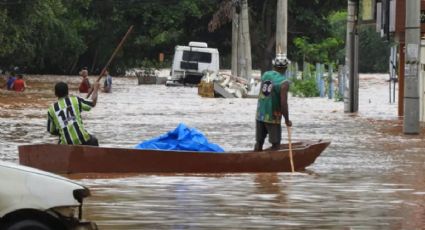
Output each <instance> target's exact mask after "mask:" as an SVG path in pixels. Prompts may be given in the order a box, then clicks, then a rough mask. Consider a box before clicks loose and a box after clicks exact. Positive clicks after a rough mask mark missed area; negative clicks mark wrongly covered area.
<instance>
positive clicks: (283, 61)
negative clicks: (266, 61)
mask: <svg viewBox="0 0 425 230" xmlns="http://www.w3.org/2000/svg"><path fill="white" fill-rule="evenodd" d="M290 63H291V61H290V60H289V59H288V58H287V57H286V54H282V53H278V54H276V57H275V59H273V60H272V64H273V66H275V67H287V66H288V64H290Z"/></svg>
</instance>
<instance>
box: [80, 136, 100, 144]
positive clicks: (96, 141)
mask: <svg viewBox="0 0 425 230" xmlns="http://www.w3.org/2000/svg"><path fill="white" fill-rule="evenodd" d="M82 145H92V146H99V141H98V140H97V138H96V137H95V136H93V135H90V139H89V140H88V141H86V142H84V143H83V144H82Z"/></svg>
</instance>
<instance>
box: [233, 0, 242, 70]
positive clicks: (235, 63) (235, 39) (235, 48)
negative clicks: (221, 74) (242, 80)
mask: <svg viewBox="0 0 425 230" xmlns="http://www.w3.org/2000/svg"><path fill="white" fill-rule="evenodd" d="M232 8H233V9H232V75H233V76H238V46H239V44H238V34H239V33H238V32H239V13H240V2H239V1H233V7H232Z"/></svg>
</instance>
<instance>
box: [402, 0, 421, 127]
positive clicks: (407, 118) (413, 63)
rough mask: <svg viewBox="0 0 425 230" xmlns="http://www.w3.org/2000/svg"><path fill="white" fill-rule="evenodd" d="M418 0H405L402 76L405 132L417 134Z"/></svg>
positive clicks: (419, 33) (419, 7) (419, 6)
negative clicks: (404, 53) (403, 76)
mask: <svg viewBox="0 0 425 230" xmlns="http://www.w3.org/2000/svg"><path fill="white" fill-rule="evenodd" d="M420 9H421V4H420V0H408V1H406V39H405V41H406V43H405V44H406V66H405V69H404V71H405V78H404V119H403V132H404V133H405V134H419V132H420V125H419V88H418V86H419V64H420V59H419V57H420V35H421V32H420Z"/></svg>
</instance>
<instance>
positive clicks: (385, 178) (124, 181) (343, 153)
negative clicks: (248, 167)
mask: <svg viewBox="0 0 425 230" xmlns="http://www.w3.org/2000/svg"><path fill="white" fill-rule="evenodd" d="M94 79H95V78H92V81H93V80H94ZM57 81H65V82H68V83H69V84H70V90H71V93H72V94H77V95H78V93H76V90H77V86H78V82H79V78H78V77H68V76H31V77H28V78H27V84H28V90H27V91H26V92H24V93H22V94H17V93H14V92H8V91H4V90H0V141H1V145H0V158H1V159H2V160H5V161H11V162H18V157H17V146H19V145H23V144H29V143H56V142H57V139H56V137H52V136H50V135H49V134H48V133H47V132H46V127H45V126H46V111H47V107H48V105H49V104H50V103H53V102H54V101H55V98H54V95H53V85H54V83H55V82H57ZM0 83H1V82H0ZM360 86H361V88H360V92H361V93H360V100H359V103H360V106H359V108H360V111H359V112H358V113H357V114H345V113H344V112H343V104H342V103H340V102H334V101H331V100H328V99H324V98H295V97H290V99H289V104H290V117H291V120H292V121H293V124H294V127H293V138H294V139H312V140H313V139H329V140H332V144H331V145H330V146H329V147H328V148H327V149H326V150H325V151H324V152H323V153H322V155H321V156H320V157H319V158H318V159H317V160H316V162H315V163H314V164H313V165H312V166H310V167H309V168H308V171H306V172H302V173H295V174H291V173H263V174H213V175H210V174H189V175H188V174H154V175H140V174H125V175H123V174H107V175H105V174H102V175H96V174H91V175H89V174H79V175H68V176H69V177H70V178H72V179H75V180H77V181H78V182H80V183H82V184H84V185H86V186H88V187H89V188H90V189H91V191H92V196H91V197H90V198H89V199H88V200H87V202H86V204H85V205H86V206H85V214H86V215H85V217H86V218H87V219H90V220H94V221H95V222H97V223H98V224H99V226H100V228H101V229H211V228H216V229H263V228H266V229H421V228H423V226H424V224H425V223H424V220H425V218H424V216H425V183H424V180H423V178H425V175H424V163H423V162H425V155H424V153H425V142H424V134H423V133H424V132H422V134H421V135H418V136H405V135H402V134H401V131H400V130H401V126H402V123H401V122H400V120H399V119H398V117H395V114H396V111H397V107H396V105H395V104H388V103H387V102H386V100H387V98H386V97H387V93H388V92H387V88H388V87H387V85H386V83H385V79H384V78H381V77H368V78H363V79H361V82H360ZM81 96H85V95H81ZM255 109H256V100H255V99H223V98H213V99H206V98H201V97H199V96H197V89H196V88H184V87H175V88H167V87H165V86H162V85H137V80H136V79H133V78H115V79H114V85H113V93H112V94H104V93H101V94H100V95H99V102H98V105H97V106H96V107H95V108H94V109H93V110H92V111H90V112H88V113H84V114H83V120H84V124H85V126H86V127H87V129H88V130H89V132H91V133H93V134H95V135H96V136H97V137H98V138H99V140H100V144H101V145H102V146H107V147H123V148H132V147H133V146H135V145H136V144H137V143H139V142H140V141H142V140H146V139H150V138H152V137H155V136H158V135H160V134H163V133H165V132H167V131H169V130H172V129H174V128H175V127H176V126H177V124H178V123H180V122H183V123H186V124H187V125H188V126H191V127H195V128H197V129H199V130H200V131H202V132H204V133H205V134H206V136H207V137H208V139H209V140H210V141H212V142H214V143H217V144H219V145H221V146H222V147H223V148H224V149H226V150H227V151H236V150H245V149H251V148H252V147H253V142H254V130H255V123H254V117H255ZM285 133H286V132H285ZM285 137H286V135H285V134H284V138H285ZM265 147H267V146H265Z"/></svg>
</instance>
